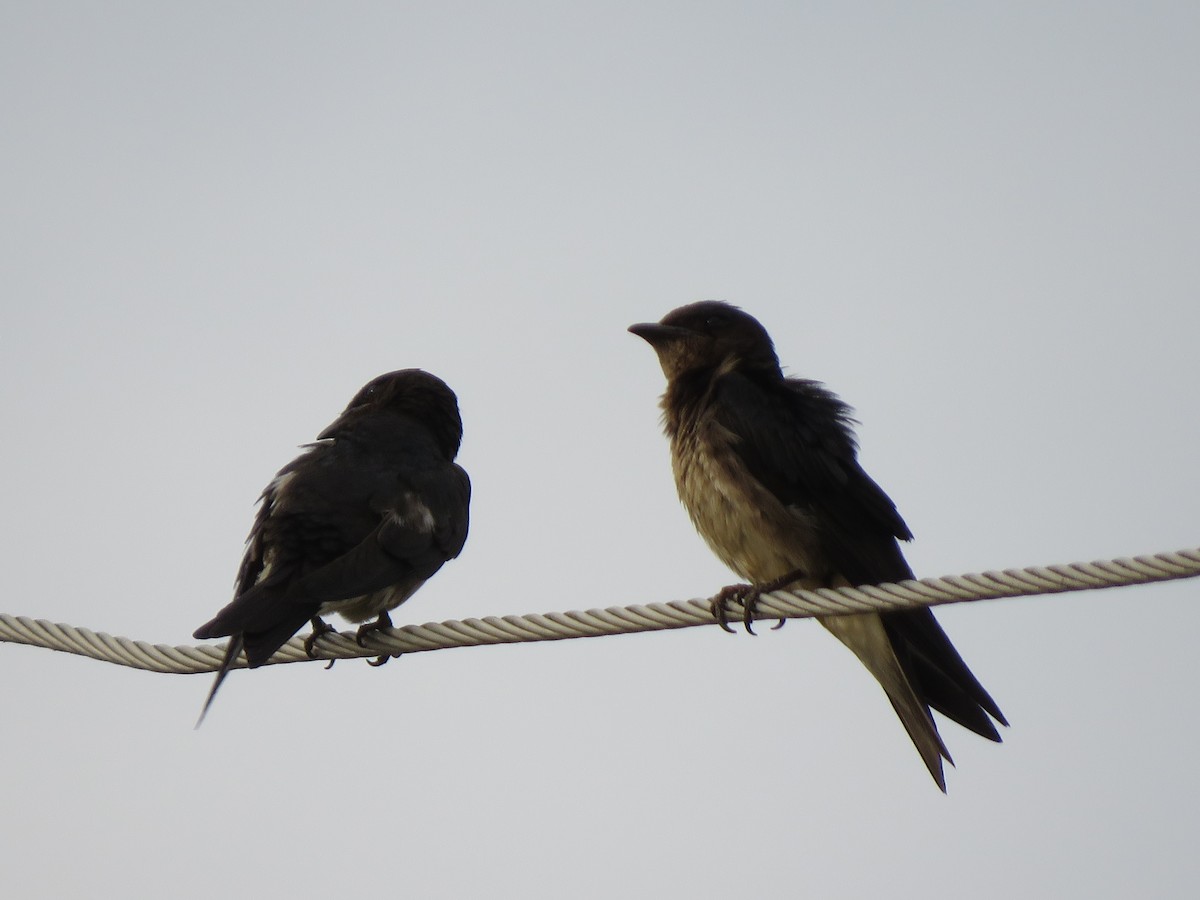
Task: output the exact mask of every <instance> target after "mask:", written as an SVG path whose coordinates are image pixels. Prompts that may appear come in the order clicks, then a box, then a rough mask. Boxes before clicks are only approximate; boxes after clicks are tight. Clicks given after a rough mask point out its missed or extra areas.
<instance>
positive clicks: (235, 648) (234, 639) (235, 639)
mask: <svg viewBox="0 0 1200 900" xmlns="http://www.w3.org/2000/svg"><path fill="white" fill-rule="evenodd" d="M244 643H245V641H244V640H243V638H242V635H241V634H235V635H232V636H231V637H230V638H229V643H228V644H226V645H225V658H224V659H222V660H221V667H220V668H219V669H217V677H216V678H215V679H214V680H213V686H212V688H211V689H209V692H208V698H207V699H206V700H205V701H204V709H202V710H200V718H199V719H197V720H196V728H199V727H200V726H201V725H203V724H204V717H205V716H207V715H208V708H209V707H210V706H212V702H213V700H214V699H215V698H216V696H217V690H218V689H219V688H220V687H221V682H222V681H224V680H225V676H226V675H228V674H229V668H230V666H232V665H233V664H234V662H235V661H236V660H237V658H238V656H239V655H240V654H241V652H242V646H243V645H244Z"/></svg>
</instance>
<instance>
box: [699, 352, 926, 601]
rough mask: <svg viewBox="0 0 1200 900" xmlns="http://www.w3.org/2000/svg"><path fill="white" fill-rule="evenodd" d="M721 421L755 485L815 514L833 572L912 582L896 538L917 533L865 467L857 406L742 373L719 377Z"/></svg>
mask: <svg viewBox="0 0 1200 900" xmlns="http://www.w3.org/2000/svg"><path fill="white" fill-rule="evenodd" d="M715 392H716V393H715V397H714V400H715V403H714V409H715V410H716V413H715V414H716V418H717V421H718V422H719V423H720V424H721V425H722V426H723V427H725V428H726V429H728V430H729V431H730V432H731V433H732V434H733V435H734V436H735V439H736V444H735V446H734V450H735V452H736V453H737V454H738V456H739V457H740V458H741V460H742V461H743V462H744V463H745V465H746V468H747V469H748V470H749V472H750V474H751V475H753V476H754V478H755V479H757V480H758V481H759V483H760V484H762V485H763V487H765V488H766V489H767V490H769V491H770V492H771V494H772V495H774V496H775V497H776V498H778V499H779V501H780V502H781V503H783V504H784V505H785V506H795V507H799V508H801V509H804V510H805V511H806V512H808V513H810V514H811V515H812V516H813V517H814V518H815V519H816V520H817V521H818V522H819V523H820V532H821V541H822V546H823V548H824V550H825V553H826V555H827V556H828V558H829V562H830V563H831V564H832V567H833V569H834V571H836V572H838V573H839V574H841V575H843V576H844V577H845V578H846V579H847V580H849V581H850V582H851V583H852V584H873V583H877V582H881V581H895V580H903V579H905V578H911V577H912V571H911V570H910V569H909V567H908V564H907V563H906V562H905V561H904V557H903V555H902V554H901V553H900V549H899V547H898V546H897V544H896V539H897V538H899V539H900V540H910V539H911V538H912V533H911V532H910V531H909V530H908V526H907V525H906V524H905V523H904V520H903V519H902V518H901V517H900V513H899V512H897V510H896V505H895V504H894V503H893V502H892V500H891V498H890V497H888V495H887V494H885V493H884V492H883V489H882V488H880V487H879V485H877V484H876V483H875V482H874V481H873V480H872V479H871V477H870V476H869V475H867V473H866V472H865V471H863V468H862V466H860V465H859V464H858V460H857V458H856V448H855V444H854V437H853V434H852V432H851V430H850V423H851V421H852V420H851V418H850V408H849V407H848V406H846V404H844V403H842V402H841V401H840V400H839V399H838V398H837V397H836V396H834V395H833V394H832V393H830V392H829V391H827V390H826V389H825V388H823V387H822V386H821V385H819V384H817V383H816V382H812V381H802V380H800V379H789V380H787V381H784V382H782V383H775V384H770V385H768V384H763V383H760V382H756V381H754V380H752V379H751V378H749V377H748V376H745V375H742V374H740V373H736V372H735V373H731V374H728V375H725V376H723V377H722V378H720V379H718V381H717V384H716V386H715Z"/></svg>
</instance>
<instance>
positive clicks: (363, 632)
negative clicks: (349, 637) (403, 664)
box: [354, 612, 400, 668]
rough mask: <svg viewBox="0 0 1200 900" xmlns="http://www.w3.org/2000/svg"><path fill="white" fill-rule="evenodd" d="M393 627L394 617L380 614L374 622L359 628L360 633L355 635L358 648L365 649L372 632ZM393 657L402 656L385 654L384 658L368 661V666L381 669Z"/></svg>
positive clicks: (383, 613) (384, 613) (379, 657)
mask: <svg viewBox="0 0 1200 900" xmlns="http://www.w3.org/2000/svg"><path fill="white" fill-rule="evenodd" d="M391 627H392V617H391V616H389V615H388V614H387V613H386V612H381V613H380V614H379V618H378V619H376V620H375V621H374V622H368V623H367V624H366V625H362V626H360V627H359V629H358V631H356V632H355V634H354V642H355V643H356V644H358V646H360V647H365V646H366V644H364V643H363V638H364V637H366V636H367V635H368V634H370V633H371V632H372V631H382V630H383V629H385V628H391ZM393 656H397V657H398V656H400V654H399V653H385V654H383V656H377V657H375V658H374V659H369V660H367V665H368V666H373V667H374V668H379V667H380V666H382V665H386V664H387V662H388V660H390V659H391V658H392V657H393Z"/></svg>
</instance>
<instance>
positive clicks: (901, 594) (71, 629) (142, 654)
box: [0, 548, 1200, 674]
mask: <svg viewBox="0 0 1200 900" xmlns="http://www.w3.org/2000/svg"><path fill="white" fill-rule="evenodd" d="M1197 575H1200V548H1197V549H1187V550H1179V551H1176V552H1174V553H1156V554H1153V555H1150V556H1136V557H1132V558H1127V557H1122V558H1119V559H1110V560H1101V561H1097V562H1090V563H1071V564H1070V565H1057V566H1030V567H1029V568H1025V569H1005V570H1003V571H999V572H997V571H989V572H982V573H978V574H968V575H956V576H947V577H945V578H923V579H920V580H917V581H902V582H898V583H896V584H880V585H871V586H863V587H858V588H822V589H821V590H816V591H804V590H801V591H787V590H781V591H773V592H772V593H769V594H763V595H762V597H761V598H760V599H759V601H758V606H757V609H756V614H755V618H757V619H807V618H813V617H814V616H830V615H846V614H853V613H861V612H889V611H892V610H902V609H913V608H916V607H921V606H935V605H940V604H944V603H964V602H972V601H976V600H997V599H1001V598H1004V597H1029V596H1034V595H1037V594H1058V593H1064V592H1067V591H1086V590H1095V589H1098V588H1111V587H1128V586H1130V585H1135V584H1150V583H1153V582H1157V581H1173V580H1176V579H1181V578H1195V577H1196V576H1197ZM715 623H716V620H715V619H714V618H713V615H712V611H711V608H710V601H709V600H707V599H695V600H681V601H675V602H671V603H649V604H645V605H641V604H639V605H633V606H610V607H608V608H607V609H589V610H584V611H571V612H556V613H544V614H530V615H523V616H515V615H512V616H487V617H485V618H482V619H475V618H472V619H464V620H462V621H456V620H450V621H446V622H437V623H428V624H425V625H404V626H402V627H400V628H389V629H383V630H380V631H374V632H371V633H370V634H369V635H368V636H367V637H366V638H365V640H364V644H365V646H359V645H358V644H357V643H356V642H355V640H354V637H353V635H352V634H342V633H338V632H330V633H328V634H326V635H323V636H322V637H321V638H319V639H318V640H317V642H316V646H315V650H316V655H317V658H318V659H322V660H330V659H354V658H360V657H375V656H379V655H381V654H398V653H419V652H423V651H426V650H445V649H448V648H450V647H478V646H482V645H484V644H515V643H526V642H535V641H561V640H570V639H572V638H583V637H603V636H605V635H612V634H635V633H638V632H643V631H665V630H668V629H674V628H692V627H695V626H697V625H713V624H715ZM0 642H6V643H14V644H28V645H31V646H35V647H44V648H47V649H50V650H58V651H61V652H63V653H73V654H76V655H78V656H86V657H90V658H91V659H98V660H101V661H103V662H110V663H115V664H117V665H121V666H129V667H131V668H134V669H144V670H146V671H149V672H167V673H173V674H195V673H199V672H213V671H215V670H216V669H217V667H218V666H219V665H220V663H221V658H222V656H223V651H224V647H225V645H224V644H206V645H202V646H174V647H173V646H170V645H168V644H150V643H148V642H146V641H135V640H131V639H129V638H124V637H113V636H112V635H108V634H105V633H103V632H95V631H91V630H90V629H87V628H78V627H75V626H72V625H63V624H56V623H53V622H48V621H46V620H45V619H31V618H29V617H27V616H11V615H7V614H3V613H0ZM308 661H310V658H309V657H308V655H307V654H306V653H305V652H304V639H303V638H302V637H295V638H292V639H291V640H290V641H288V642H287V643H286V644H284V646H283V647H282V648H280V650H279V652H278V653H276V654H275V655H274V656H273V657H271V660H270V662H269V663H268V665H277V664H280V663H293V662H308ZM244 665H245V661H244V660H241V659H240V660H239V661H238V663H237V664H235V667H238V668H240V667H244Z"/></svg>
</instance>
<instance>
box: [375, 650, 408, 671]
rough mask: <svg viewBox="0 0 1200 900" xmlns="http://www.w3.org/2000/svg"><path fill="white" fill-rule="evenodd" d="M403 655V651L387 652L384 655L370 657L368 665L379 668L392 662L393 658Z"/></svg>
mask: <svg viewBox="0 0 1200 900" xmlns="http://www.w3.org/2000/svg"><path fill="white" fill-rule="evenodd" d="M403 655H404V654H403V653H394V654H391V655H386V654H385V655H384V656H377V657H375V658H374V659H368V660H367V665H368V666H371V667H372V668H375V669H378V668H379V667H380V666H382V665H386V664H387V663H389V662H391V661H392V660H393V659H399V658H400V657H401V656H403Z"/></svg>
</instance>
